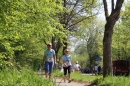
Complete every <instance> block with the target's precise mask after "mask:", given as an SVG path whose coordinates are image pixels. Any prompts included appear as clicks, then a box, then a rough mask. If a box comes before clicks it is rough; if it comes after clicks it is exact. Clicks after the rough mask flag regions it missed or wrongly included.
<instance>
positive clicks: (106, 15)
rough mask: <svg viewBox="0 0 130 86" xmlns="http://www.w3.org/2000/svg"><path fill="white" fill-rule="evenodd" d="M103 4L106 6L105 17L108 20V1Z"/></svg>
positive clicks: (104, 0)
mask: <svg viewBox="0 0 130 86" xmlns="http://www.w3.org/2000/svg"><path fill="white" fill-rule="evenodd" d="M103 4H104V12H105V17H106V20H107V17H109V13H108V7H107V1H106V0H103Z"/></svg>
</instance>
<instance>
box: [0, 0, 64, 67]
mask: <svg viewBox="0 0 130 86" xmlns="http://www.w3.org/2000/svg"><path fill="white" fill-rule="evenodd" d="M62 10H63V8H62V6H61V0H58V2H56V1H52V0H15V1H14V0H2V1H1V2H0V41H1V42H0V62H1V64H0V67H4V66H7V65H12V64H13V63H15V61H16V62H20V63H22V64H24V63H28V64H30V65H32V62H33V61H32V58H34V57H35V58H39V57H41V55H42V54H43V52H42V51H44V49H43V48H45V47H44V45H43V42H44V41H50V40H51V38H52V36H54V35H57V36H58V37H60V39H61V41H62V40H63V38H65V37H66V35H65V32H66V31H65V29H64V28H63V26H62V25H61V24H60V22H59V20H58V17H57V15H58V13H59V12H62Z"/></svg>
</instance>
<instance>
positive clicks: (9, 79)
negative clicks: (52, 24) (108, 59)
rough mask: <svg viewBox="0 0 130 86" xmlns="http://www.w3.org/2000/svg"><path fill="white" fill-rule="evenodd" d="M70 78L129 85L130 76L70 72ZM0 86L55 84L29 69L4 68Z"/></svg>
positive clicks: (56, 73)
mask: <svg viewBox="0 0 130 86" xmlns="http://www.w3.org/2000/svg"><path fill="white" fill-rule="evenodd" d="M53 77H54V78H55V77H61V78H63V72H60V71H59V70H55V71H53ZM71 79H73V80H74V81H79V82H90V83H95V84H97V85H98V86H130V77H125V76H114V77H111V76H108V77H106V78H104V79H103V77H102V75H100V76H94V75H93V76H92V75H82V74H81V73H77V72H73V73H71ZM0 86H55V83H54V82H53V81H52V80H49V79H45V78H44V77H43V76H39V75H38V74H35V73H34V71H32V70H30V69H22V70H21V71H18V70H15V69H5V70H2V71H0Z"/></svg>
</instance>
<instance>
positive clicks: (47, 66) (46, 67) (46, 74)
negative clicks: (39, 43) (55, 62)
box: [45, 61, 49, 78]
mask: <svg viewBox="0 0 130 86" xmlns="http://www.w3.org/2000/svg"><path fill="white" fill-rule="evenodd" d="M48 71H49V63H48V62H47V61H46V62H45V76H46V78H47V77H48Z"/></svg>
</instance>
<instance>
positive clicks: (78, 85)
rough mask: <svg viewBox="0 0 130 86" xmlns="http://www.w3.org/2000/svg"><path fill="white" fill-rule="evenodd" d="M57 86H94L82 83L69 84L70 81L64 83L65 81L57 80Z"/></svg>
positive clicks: (72, 82)
mask: <svg viewBox="0 0 130 86" xmlns="http://www.w3.org/2000/svg"><path fill="white" fill-rule="evenodd" d="M55 82H56V85H57V86H92V85H91V83H85V82H83V83H81V82H75V81H71V82H70V83H68V81H66V82H64V81H63V79H60V78H56V80H55Z"/></svg>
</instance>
